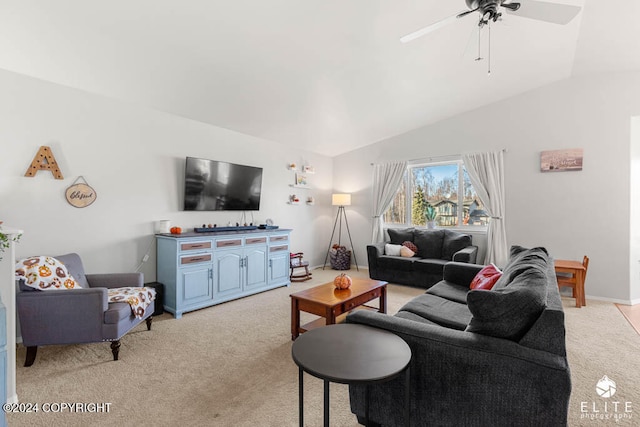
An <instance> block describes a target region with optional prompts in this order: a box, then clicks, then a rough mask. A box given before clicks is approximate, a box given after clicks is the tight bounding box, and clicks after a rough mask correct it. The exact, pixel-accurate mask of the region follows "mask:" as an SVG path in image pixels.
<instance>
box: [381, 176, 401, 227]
mask: <svg viewBox="0 0 640 427" xmlns="http://www.w3.org/2000/svg"><path fill="white" fill-rule="evenodd" d="M406 210H407V185H406V179H403V180H402V184H400V188H399V189H398V192H397V193H396V196H395V197H394V198H393V202H392V203H391V206H390V207H389V209H387V211H386V212H385V213H384V216H383V218H384V222H385V223H387V224H406V223H407V214H406Z"/></svg>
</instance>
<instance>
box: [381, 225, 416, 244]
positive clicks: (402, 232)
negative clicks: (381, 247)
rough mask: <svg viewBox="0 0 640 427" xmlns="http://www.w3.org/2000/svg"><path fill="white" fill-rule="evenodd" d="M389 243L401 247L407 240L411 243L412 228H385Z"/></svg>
mask: <svg viewBox="0 0 640 427" xmlns="http://www.w3.org/2000/svg"><path fill="white" fill-rule="evenodd" d="M387 233H389V238H390V239H391V243H392V244H394V245H401V244H402V243H403V242H406V241H407V240H409V241H411V242H413V228H387Z"/></svg>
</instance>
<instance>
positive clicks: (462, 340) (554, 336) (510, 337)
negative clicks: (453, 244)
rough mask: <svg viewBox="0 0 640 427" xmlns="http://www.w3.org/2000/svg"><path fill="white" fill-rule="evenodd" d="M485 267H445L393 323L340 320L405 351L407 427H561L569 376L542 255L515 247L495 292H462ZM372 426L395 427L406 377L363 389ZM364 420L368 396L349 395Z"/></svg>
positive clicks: (361, 314) (554, 292) (557, 302)
mask: <svg viewBox="0 0 640 427" xmlns="http://www.w3.org/2000/svg"><path fill="white" fill-rule="evenodd" d="M481 268H482V266H477V265H471V264H465V263H457V262H451V263H448V264H446V265H445V268H444V277H443V280H442V281H441V282H439V283H438V284H436V285H435V286H433V287H432V288H430V289H429V290H427V291H426V293H425V294H423V295H420V296H418V297H416V298H414V299H413V300H411V301H409V302H408V303H407V304H406V305H405V306H404V307H402V309H401V310H400V311H399V312H398V313H397V314H396V315H394V316H389V315H385V314H381V313H377V312H370V311H364V310H363V311H358V312H354V313H352V314H350V315H349V316H348V317H347V322H348V323H359V324H364V325H369V326H374V327H377V328H381V329H385V330H389V331H392V332H394V333H396V334H398V335H399V336H400V337H402V338H403V339H404V340H405V341H406V342H407V343H408V344H409V346H410V347H411V350H412V353H413V356H412V360H411V365H410V368H411V384H410V386H411V402H410V405H411V407H410V409H411V425H412V426H425V425H437V426H459V425H463V426H482V427H484V426H513V425H518V426H565V425H566V424H567V412H568V406H569V397H570V394H571V378H570V371H569V366H568V362H567V356H566V347H565V328H564V312H563V309H562V302H561V298H560V294H559V292H558V285H557V282H556V279H555V272H554V266H553V261H552V260H551V259H550V258H549V256H548V254H547V252H546V250H544V249H543V248H534V249H524V248H520V247H513V248H512V254H511V258H510V260H509V262H508V264H507V266H506V267H505V269H504V271H503V275H502V277H501V278H500V279H499V280H498V282H497V283H496V284H495V286H494V288H493V289H492V290H488V291H487V290H471V291H470V290H469V284H470V282H471V281H472V279H473V278H474V277H475V275H476V274H477V272H478V271H479V270H480V269H481ZM370 387H371V389H370V399H371V400H370V417H371V419H372V420H373V421H374V422H375V423H377V424H374V425H384V426H395V425H402V422H403V417H402V408H403V404H404V400H403V379H402V378H400V379H396V380H392V381H390V382H388V383H384V384H380V385H373V386H370ZM349 395H350V400H351V410H352V412H353V413H354V414H356V415H357V416H358V419H359V420H360V421H362V419H363V418H364V413H365V388H364V387H363V386H358V385H351V386H350V387H349Z"/></svg>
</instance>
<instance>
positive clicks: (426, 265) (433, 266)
mask: <svg viewBox="0 0 640 427" xmlns="http://www.w3.org/2000/svg"><path fill="white" fill-rule="evenodd" d="M446 263H447V261H445V260H443V259H429V258H427V259H420V258H418V259H416V260H415V262H414V263H413V268H414V269H415V271H416V272H418V273H423V274H438V275H440V276H441V275H442V269H443V268H444V265H445V264H446Z"/></svg>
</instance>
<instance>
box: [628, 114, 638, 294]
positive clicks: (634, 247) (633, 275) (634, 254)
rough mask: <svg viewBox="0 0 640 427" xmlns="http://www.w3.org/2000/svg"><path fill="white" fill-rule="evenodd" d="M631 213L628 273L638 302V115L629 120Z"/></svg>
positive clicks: (632, 290)
mask: <svg viewBox="0 0 640 427" xmlns="http://www.w3.org/2000/svg"><path fill="white" fill-rule="evenodd" d="M629 157H630V159H631V180H630V182H631V203H630V205H631V213H630V219H631V221H630V225H629V226H630V233H629V236H630V248H631V254H630V257H629V264H630V266H631V270H630V273H629V281H630V291H631V301H632V302H633V303H634V304H640V116H637V117H634V118H633V119H632V120H631V155H630V156H629Z"/></svg>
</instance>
